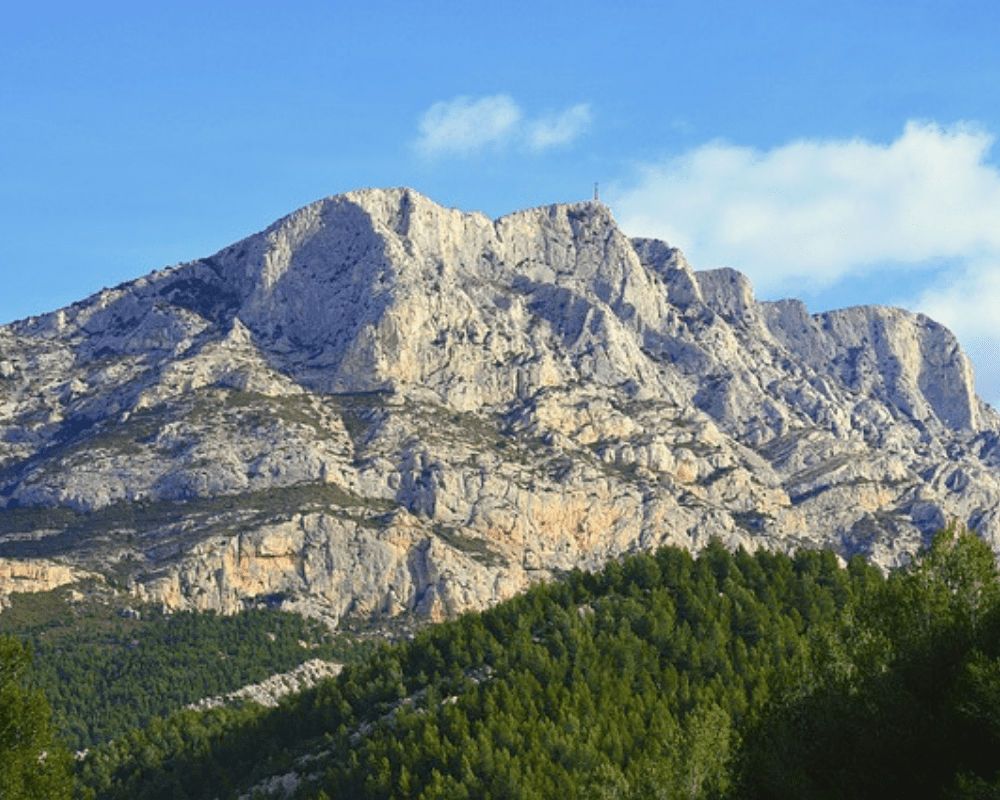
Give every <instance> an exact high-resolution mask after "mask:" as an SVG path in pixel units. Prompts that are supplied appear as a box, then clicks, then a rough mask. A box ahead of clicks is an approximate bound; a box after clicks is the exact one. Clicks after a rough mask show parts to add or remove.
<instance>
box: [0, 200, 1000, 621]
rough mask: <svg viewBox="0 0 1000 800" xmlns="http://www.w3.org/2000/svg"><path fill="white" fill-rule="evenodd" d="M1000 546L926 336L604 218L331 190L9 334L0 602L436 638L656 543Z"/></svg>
mask: <svg viewBox="0 0 1000 800" xmlns="http://www.w3.org/2000/svg"><path fill="white" fill-rule="evenodd" d="M949 519H957V520H959V521H961V522H964V523H966V524H968V525H969V526H971V527H974V528H976V529H977V530H978V531H979V532H980V534H981V535H982V536H983V537H984V538H985V539H986V540H987V541H988V542H989V543H990V544H991V546H992V547H993V548H994V550H997V549H1000V415H998V414H997V413H996V411H995V410H993V409H992V408H991V407H989V406H988V405H987V404H985V403H984V402H982V401H981V400H979V399H978V398H977V397H976V394H975V391H974V382H973V372H972V367H971V364H970V362H969V360H968V358H967V357H966V356H965V354H964V353H963V352H962V350H961V348H960V347H959V345H958V342H957V341H956V339H955V337H954V336H953V335H952V334H951V333H950V332H949V331H948V330H947V329H946V328H944V327H943V326H941V325H939V324H937V323H935V322H934V321H932V320H930V319H928V318H927V317H924V316H922V315H918V314H912V313H909V312H907V311H903V310H900V309H893V308H885V307H858V308H851V309H844V310H839V311H832V312H827V313H823V314H815V315H810V314H809V313H808V311H807V309H806V307H805V306H804V304H802V303H801V302H800V301H797V300H783V301H780V302H759V301H757V300H755V299H754V296H753V289H752V287H751V285H750V283H749V281H748V280H747V279H746V277H744V276H743V275H741V274H740V273H738V272H736V271H734V270H730V269H720V270H712V271H708V272H695V271H693V270H692V269H691V267H690V266H689V265H688V263H687V262H686V260H685V259H684V256H683V255H682V254H681V253H680V252H679V251H678V250H677V249H675V248H671V247H670V246H669V245H667V244H666V243H663V242H660V241H653V240H645V239H638V240H637V239H629V238H628V237H626V236H625V235H624V234H623V233H622V232H621V231H620V230H619V229H618V227H617V226H616V224H615V222H614V219H613V217H612V215H611V213H610V211H609V210H608V208H607V207H605V206H604V205H602V204H600V203H597V202H587V203H577V204H568V205H553V206H548V207H544V208H537V209H530V210H527V211H520V212H516V213H514V214H511V215H509V216H505V217H502V218H500V219H498V220H495V221H493V220H490V219H488V218H487V217H485V216H483V215H481V214H468V213H463V212H461V211H457V210H454V209H445V208H442V207H441V206H439V205H437V204H435V203H433V202H432V201H430V200H428V199H427V198H425V197H423V196H421V195H419V194H417V193H416V192H413V191H411V190H408V189H394V190H364V191H357V192H351V193H348V194H345V195H340V196H336V197H331V198H327V199H324V200H321V201H318V202H316V203H313V204H312V205H309V206H307V207H305V208H303V209H300V210H299V211H296V212H295V213H293V214H291V215H289V216H288V217H285V218H284V219H282V220H279V221H278V222H276V223H274V224H273V225H272V226H271V227H269V228H268V229H267V230H265V231H263V232H261V233H259V234H256V235H254V236H251V237H249V238H247V239H244V240H243V241H241V242H238V243H236V244H234V245H231V246H229V247H227V248H225V249H224V250H222V251H220V252H219V253H216V254H215V255H214V256H211V257H209V258H204V259H201V260H198V261H194V262H191V263H187V264H182V265H180V266H177V267H173V268H170V269H166V270H163V271H159V272H155V273H153V274H151V275H148V276H146V277H144V278H140V279H138V280H136V281H133V282H130V283H126V284H123V285H121V286H118V287H116V288H114V289H106V290H104V291H102V292H100V293H98V294H96V295H94V296H93V297H90V298H88V299H86V300H84V301H81V302H79V303H75V304H73V305H72V306H70V307H68V308H65V309H62V310H59V311H56V312H53V313H51V314H46V315H44V316H41V317H36V318H31V319H28V320H24V321H20V322H15V323H13V324H10V325H7V326H3V327H0V585H2V587H3V591H4V592H7V593H9V592H10V591H21V590H39V589H45V588H51V587H52V586H55V585H59V584H63V583H66V582H69V581H78V580H81V579H84V578H86V577H87V576H93V575H100V576H104V578H105V579H106V580H108V581H110V582H113V583H116V584H118V585H121V586H124V587H127V588H128V590H129V591H131V592H132V593H134V594H135V595H136V596H137V597H138V598H139V599H141V600H147V601H152V602H157V603H161V604H163V605H164V606H166V607H168V608H195V609H215V610H218V611H221V612H225V613H229V612H233V611H237V610H239V609H241V608H244V607H246V606H250V605H257V604H262V603H263V604H269V605H279V606H280V607H282V608H287V609H290V610H299V611H303V612H305V613H308V614H311V615H315V616H321V617H324V618H326V619H328V620H330V621H337V620H339V619H340V618H341V617H343V616H344V615H345V614H368V613H385V614H396V613H400V612H404V611H413V612H416V613H417V614H420V615H426V616H430V617H431V618H435V619H438V618H443V617H445V616H449V615H452V614H454V613H457V612H459V611H462V610H464V609H470V608H484V607H486V606H489V605H491V604H493V603H495V602H497V601H498V600H501V599H503V598H507V597H510V596H512V595H513V594H515V593H517V592H518V591H520V590H521V589H523V588H524V587H525V586H526V585H528V584H529V583H531V582H533V581H535V580H539V579H545V578H546V577H548V576H550V575H552V574H554V573H556V572H558V571H563V570H569V569H572V568H574V567H582V568H585V569H591V568H596V567H598V566H600V565H601V564H603V563H604V562H606V561H608V560H609V559H612V558H615V557H616V556H619V555H620V554H622V553H626V552H636V551H649V550H652V549H654V548H656V547H659V546H661V545H665V544H674V545H682V546H685V547H688V548H690V549H691V550H694V551H697V550H699V549H700V548H702V547H703V546H704V545H705V544H706V543H707V542H708V541H709V540H710V539H711V538H712V537H716V538H718V539H720V540H721V541H722V542H723V543H724V544H725V545H726V546H727V547H729V548H736V547H738V546H740V545H742V546H744V547H746V548H747V549H755V548H757V547H766V548H770V549H774V550H780V551H792V550H794V549H796V548H799V547H828V548H832V549H834V550H836V551H837V552H838V553H840V554H841V555H842V556H844V557H848V556H850V555H853V554H856V553H861V554H863V555H865V556H867V557H868V558H870V559H871V560H872V561H873V562H874V563H876V564H877V565H879V566H881V567H882V568H891V567H892V566H895V565H898V564H901V563H905V562H906V561H907V560H908V559H909V558H910V557H911V556H912V554H914V553H915V552H916V551H917V550H918V549H919V548H920V547H921V545H923V544H924V543H926V542H927V541H929V537H930V535H931V534H932V533H933V532H934V531H935V530H937V529H938V528H940V527H941V526H942V525H944V524H945V523H946V521H948V520H949Z"/></svg>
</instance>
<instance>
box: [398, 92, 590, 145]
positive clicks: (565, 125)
mask: <svg viewBox="0 0 1000 800" xmlns="http://www.w3.org/2000/svg"><path fill="white" fill-rule="evenodd" d="M589 124H590V106H589V105H587V104H585V103H583V104H579V105H575V106H573V107H572V108H569V109H567V110H566V111H564V112H562V113H560V114H554V115H550V116H545V117H539V118H537V119H528V118H526V117H525V115H524V112H522V110H521V108H520V107H519V106H518V105H517V103H516V102H514V100H513V99H512V98H511V97H510V96H509V95H506V94H497V95H491V96H488V97H481V98H479V99H473V98H471V97H456V98H455V99H454V100H448V101H442V102H439V103H435V104H434V105H432V106H431V107H430V108H429V109H427V111H425V112H424V114H423V115H422V116H421V118H420V122H419V125H418V129H419V132H420V135H419V137H418V138H417V140H416V142H415V143H414V148H415V149H416V151H417V152H418V153H419V154H420V155H421V156H422V157H424V158H438V157H443V156H470V155H473V154H475V153H477V152H480V151H482V150H487V149H500V148H506V147H513V146H521V147H526V148H527V149H529V150H532V151H536V152H537V151H540V150H546V149H548V148H550V147H557V146H561V145H567V144H569V143H570V142H572V141H573V140H574V139H576V138H577V137H578V136H579V135H580V134H581V133H583V132H584V131H585V130H586V129H587V127H588V126H589Z"/></svg>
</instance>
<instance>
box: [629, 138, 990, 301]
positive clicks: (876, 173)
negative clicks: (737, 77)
mask: <svg viewBox="0 0 1000 800" xmlns="http://www.w3.org/2000/svg"><path fill="white" fill-rule="evenodd" d="M992 143H993V137H992V136H990V135H988V134H986V133H984V132H982V131H979V130H977V129H974V128H971V127H968V126H963V125H956V126H954V127H951V128H942V127H940V126H937V125H933V124H918V123H914V122H911V123H909V124H907V126H906V128H905V130H904V132H903V134H902V135H901V136H900V137H899V138H898V139H896V141H894V142H892V143H891V144H888V145H880V144H875V143H872V142H868V141H864V140H860V139H854V140H846V141H845V140H825V141H797V142H792V143H790V144H787V145H783V146H781V147H776V148H774V149H773V150H769V151H760V150H756V149H753V148H749V147H739V146H736V145H731V144H726V143H720V142H713V143H709V144H705V145H702V146H701V147H698V148H696V149H694V150H692V151H690V152H688V153H686V154H684V155H682V156H679V157H676V158H672V159H670V160H668V161H666V162H665V163H662V164H653V165H646V166H643V167H642V168H641V169H640V178H639V181H638V183H637V185H636V186H635V187H634V188H632V189H629V190H626V191H625V192H624V193H623V194H622V196H621V199H620V200H619V201H618V202H616V203H615V210H616V213H617V216H618V218H619V220H620V221H621V225H622V227H623V228H624V229H625V230H626V231H628V232H629V233H630V234H632V235H642V236H655V237H658V238H664V239H666V240H667V241H669V242H670V243H671V244H674V245H676V246H678V247H680V248H681V249H682V250H684V251H685V253H686V255H687V256H688V259H689V260H690V261H691V263H692V264H694V265H695V266H696V267H698V268H703V269H707V268H710V267H715V266H721V265H730V266H735V267H736V268H738V269H741V270H743V271H744V272H746V273H747V274H748V275H750V277H751V278H752V279H754V281H755V282H756V283H757V284H758V286H760V287H761V288H767V289H770V288H772V287H774V288H778V287H781V286H783V285H789V284H790V283H791V282H794V281H801V280H808V281H810V282H811V285H812V287H813V288H815V287H816V286H822V285H829V284H831V283H833V282H834V281H836V280H838V279H839V278H842V277H845V276H847V275H851V274H862V273H864V272H866V271H867V270H869V269H871V268H872V267H873V265H876V264H882V265H884V264H885V263H886V262H894V263H896V264H899V265H905V264H917V263H920V262H926V261H928V260H930V259H933V258H942V257H955V256H975V255H979V254H982V253H984V252H997V253H998V254H1000V173H998V171H997V169H996V167H994V166H992V165H990V164H987V163H986V162H985V161H984V158H985V156H986V153H987V151H988V150H989V148H990V146H991V145H992Z"/></svg>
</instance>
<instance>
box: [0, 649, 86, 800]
mask: <svg viewBox="0 0 1000 800" xmlns="http://www.w3.org/2000/svg"><path fill="white" fill-rule="evenodd" d="M30 663H31V655H30V654H29V653H28V652H27V651H26V650H25V649H24V648H23V647H22V646H21V644H20V642H18V641H17V640H16V639H14V638H13V637H9V636H4V637H2V638H0V798H2V799H3V800H22V798H23V800H63V798H69V796H70V791H71V787H72V778H71V761H70V756H69V753H68V752H67V751H66V749H65V748H63V747H62V746H60V745H58V744H56V742H55V740H54V736H53V732H52V724H51V721H50V714H49V704H48V702H47V701H46V699H45V696H44V695H43V694H42V692H41V690H39V689H31V688H28V686H26V679H27V672H28V666H29V665H30Z"/></svg>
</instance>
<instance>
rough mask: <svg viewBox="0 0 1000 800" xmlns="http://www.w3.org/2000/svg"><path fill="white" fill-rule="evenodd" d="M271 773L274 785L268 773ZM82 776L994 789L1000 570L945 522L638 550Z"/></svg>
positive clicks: (111, 791) (574, 788) (79, 784)
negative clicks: (817, 543)
mask: <svg viewBox="0 0 1000 800" xmlns="http://www.w3.org/2000/svg"><path fill="white" fill-rule="evenodd" d="M83 680H87V678H86V677H85V676H84V673H83V672H81V673H80V674H79V676H78V677H74V678H73V681H83ZM71 686H72V684H70V687H69V688H71ZM57 720H58V717H57ZM63 725H64V723H62V722H58V721H57V728H61V727H63ZM53 763H55V764H56V765H58V764H59V763H62V762H59V761H58V759H57V760H56V761H55V762H53ZM286 773H294V774H295V775H296V776H297V777H298V782H297V785H293V784H294V783H295V782H289V783H288V792H287V795H286V793H285V789H280V788H277V787H276V786H268V785H265V784H261V783H260V781H261V780H262V779H264V778H266V777H267V776H272V775H282V774H286ZM74 780H75V786H74V792H75V794H76V796H77V797H81V798H123V799H124V798H129V799H130V800H131V799H133V798H216V797H217V798H235V797H237V796H238V795H239V794H249V793H250V792H251V790H252V789H254V787H256V790H255V794H256V795H257V796H275V797H282V796H289V797H295V798H309V799H310V800H320V798H326V799H327V800H329V799H330V798H358V797H372V798H387V797H401V798H402V797H413V798H463V797H469V798H551V797H594V798H612V797H617V798H673V797H740V798H744V797H745V798H757V797H759V798H771V797H774V798H779V797H788V798H793V797H794V798H809V797H844V798H848V797H850V798H865V797H902V796H907V795H910V796H924V797H926V796H938V797H949V798H966V797H967V798H973V797H1000V581H998V573H997V567H996V563H995V561H994V558H993V555H992V553H991V552H990V550H989V549H988V547H987V546H986V545H985V544H984V543H983V542H982V541H981V540H979V539H978V538H977V537H976V536H975V535H974V534H972V533H969V532H966V531H964V530H961V529H958V528H955V527H951V528H949V529H947V530H945V531H942V532H941V533H939V534H938V536H937V537H936V538H935V540H934V543H933V544H932V546H931V547H930V548H929V549H928V550H927V551H926V552H925V553H924V554H923V555H922V556H921V558H920V559H918V560H917V561H916V562H915V563H914V564H912V565H911V566H910V567H909V568H908V569H905V570H901V571H899V572H896V573H893V574H892V575H890V576H889V577H888V578H883V577H882V576H881V574H880V573H879V572H878V571H877V570H875V569H874V568H873V567H871V566H870V565H868V564H867V563H866V562H865V561H864V560H862V559H861V558H856V559H854V560H852V561H851V562H850V563H849V564H848V565H847V566H846V567H841V566H839V565H838V562H837V559H836V557H835V556H834V555H833V554H831V553H828V552H818V551H800V552H799V553H798V554H797V555H796V556H795V557H793V558H792V557H787V556H784V555H777V554H772V553H768V552H764V551H759V552H757V553H755V554H752V555H751V554H748V553H746V552H743V551H738V552H736V553H734V554H731V553H729V552H727V551H726V550H725V549H724V548H723V547H721V546H720V545H718V544H714V543H713V544H711V545H710V546H709V547H708V548H706V549H705V550H704V551H703V552H702V553H701V554H700V555H699V556H698V557H697V558H693V557H692V556H691V555H690V554H689V553H687V552H686V551H683V550H678V549H672V548H670V549H664V550H661V551H659V552H657V553H656V554H654V555H638V556H632V557H628V558H625V559H623V560H622V561H621V562H613V563H611V564H609V565H608V566H607V567H606V568H605V569H604V570H603V571H601V572H600V573H597V574H587V573H583V572H579V571H574V572H572V573H570V574H568V575H566V576H564V577H563V578H562V579H561V580H559V581H555V582H552V583H550V584H545V585H539V586H536V587H534V588H533V589H531V590H530V591H528V592H527V593H525V594H524V595H522V596H519V597H517V598H515V599H513V600H511V601H509V602H506V603H503V604H501V605H499V606H497V607H495V608H493V609H491V610H489V611H487V612H484V613H482V614H467V615H464V616H462V617H460V618H459V619H457V620H454V621H452V622H448V623H444V624H441V625H435V626H430V627H427V628H425V629H423V630H422V631H420V632H419V633H418V634H417V636H416V637H415V639H414V640H413V641H411V642H406V643H399V644H395V645H391V646H388V645H386V646H382V647H381V648H379V649H378V651H377V652H375V653H373V654H372V655H371V656H370V657H368V658H367V659H365V660H363V661H359V662H358V663H356V664H354V665H352V666H350V667H348V668H347V669H346V670H345V671H344V672H343V673H342V674H341V675H340V677H339V678H337V679H336V680H330V681H326V682H324V683H322V684H320V685H319V686H317V687H315V688H314V689H312V690H310V691H307V692H304V693H302V694H301V695H297V696H294V697H290V698H287V699H286V700H285V701H284V702H283V703H282V704H281V705H280V706H279V707H278V708H276V709H270V710H265V709H261V708H259V707H257V706H254V705H252V704H246V705H243V706H236V707H230V708H225V709H215V710H212V711H208V712H194V711H185V712H180V713H175V714H173V715H170V716H167V717H165V718H162V719H161V718H152V719H150V720H149V721H147V722H145V723H144V724H143V726H142V727H141V728H135V729H132V730H130V731H128V732H123V733H120V734H118V735H116V736H115V738H114V741H113V742H110V743H105V744H101V745H99V746H97V747H94V748H92V749H91V752H90V754H89V755H88V757H87V758H86V759H84V760H82V761H80V762H79V763H78V764H77V765H76V772H75V778H74ZM67 785H68V784H67ZM265 789H266V790H267V791H265ZM14 796H16V795H14ZM25 796H28V795H25ZM39 796H41V795H39ZM51 796H53V797H56V796H61V795H58V794H52V795H51Z"/></svg>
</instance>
